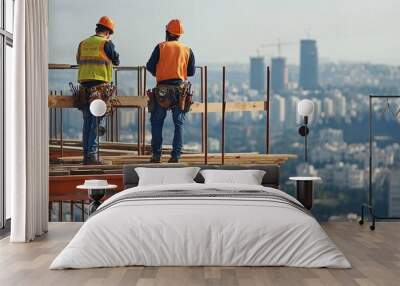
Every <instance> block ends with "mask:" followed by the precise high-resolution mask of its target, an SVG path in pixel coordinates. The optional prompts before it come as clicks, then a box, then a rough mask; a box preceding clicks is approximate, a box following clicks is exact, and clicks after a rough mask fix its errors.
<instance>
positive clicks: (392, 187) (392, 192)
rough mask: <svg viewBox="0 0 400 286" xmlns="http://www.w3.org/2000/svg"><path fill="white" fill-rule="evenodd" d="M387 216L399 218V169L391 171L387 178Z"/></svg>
mask: <svg viewBox="0 0 400 286" xmlns="http://www.w3.org/2000/svg"><path fill="white" fill-rule="evenodd" d="M389 180H390V181H389V192H388V204H389V206H388V215H389V216H395V217H398V216H400V169H394V170H391V172H390V176H389Z"/></svg>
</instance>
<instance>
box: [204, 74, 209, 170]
mask: <svg viewBox="0 0 400 286" xmlns="http://www.w3.org/2000/svg"><path fill="white" fill-rule="evenodd" d="M207 76H208V72H207V66H205V67H204V137H205V140H204V164H206V165H207V164H208V107H207V105H208V83H207V80H208V79H207Z"/></svg>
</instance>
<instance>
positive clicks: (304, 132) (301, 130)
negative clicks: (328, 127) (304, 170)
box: [299, 116, 310, 163]
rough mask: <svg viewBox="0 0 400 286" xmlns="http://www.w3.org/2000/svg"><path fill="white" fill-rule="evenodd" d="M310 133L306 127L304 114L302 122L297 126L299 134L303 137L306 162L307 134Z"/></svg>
mask: <svg viewBox="0 0 400 286" xmlns="http://www.w3.org/2000/svg"><path fill="white" fill-rule="evenodd" d="M308 133H310V129H309V128H308V116H304V123H303V125H302V126H301V127H300V128H299V134H300V135H301V136H303V137H304V160H305V162H306V163H307V162H308V150H307V149H308V146H307V135H308Z"/></svg>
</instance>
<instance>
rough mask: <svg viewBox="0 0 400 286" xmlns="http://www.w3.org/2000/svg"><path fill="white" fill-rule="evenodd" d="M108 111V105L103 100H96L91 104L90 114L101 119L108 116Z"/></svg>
mask: <svg viewBox="0 0 400 286" xmlns="http://www.w3.org/2000/svg"><path fill="white" fill-rule="evenodd" d="M106 111H107V105H106V103H105V102H104V101H103V100H101V99H95V100H93V101H92V103H91V104H90V113H92V114H93V115H94V116H97V117H101V116H103V115H104V114H106Z"/></svg>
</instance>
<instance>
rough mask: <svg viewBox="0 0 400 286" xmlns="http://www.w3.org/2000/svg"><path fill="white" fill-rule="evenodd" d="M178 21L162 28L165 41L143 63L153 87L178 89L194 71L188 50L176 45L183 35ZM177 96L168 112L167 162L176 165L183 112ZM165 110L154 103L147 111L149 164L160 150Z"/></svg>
mask: <svg viewBox="0 0 400 286" xmlns="http://www.w3.org/2000/svg"><path fill="white" fill-rule="evenodd" d="M183 32H184V31H183V25H182V22H181V21H180V20H178V19H173V20H171V21H170V22H169V23H168V25H167V26H166V31H165V36H166V41H165V42H162V43H160V44H158V45H157V46H156V47H155V48H154V50H153V53H152V54H151V57H150V59H149V61H148V62H147V65H146V67H147V70H148V71H149V72H150V73H151V74H152V75H153V76H155V77H156V80H157V86H160V85H164V86H172V87H174V86H179V85H180V84H182V82H183V81H186V80H187V77H189V76H193V75H194V74H195V71H196V67H195V59H194V55H193V52H192V50H191V49H190V48H189V47H187V46H186V45H184V44H183V43H181V42H179V38H180V36H181V35H182V34H183ZM177 97H179V93H175V96H174V98H172V100H171V102H172V104H171V106H170V108H169V109H171V111H172V119H173V122H174V126H175V131H174V138H173V141H172V152H171V158H170V159H169V162H170V163H178V162H179V159H180V156H181V150H182V145H183V124H184V121H185V114H186V113H185V112H184V111H182V110H181V109H180V108H179V107H178V100H179V99H178V98H177ZM166 114H167V109H166V108H164V107H162V106H160V105H159V104H158V103H157V102H155V105H154V108H153V110H152V111H151V116H150V122H151V134H152V139H151V147H152V153H153V155H152V157H151V160H150V161H151V162H152V163H159V162H160V158H161V150H162V141H163V138H162V129H163V125H164V119H165V117H166Z"/></svg>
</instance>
